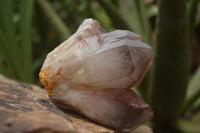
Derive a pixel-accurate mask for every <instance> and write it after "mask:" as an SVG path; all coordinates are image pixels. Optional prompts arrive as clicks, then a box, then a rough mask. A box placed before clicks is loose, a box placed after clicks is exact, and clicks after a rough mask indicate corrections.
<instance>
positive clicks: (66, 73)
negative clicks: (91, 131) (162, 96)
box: [39, 19, 153, 130]
mask: <svg viewBox="0 0 200 133" xmlns="http://www.w3.org/2000/svg"><path fill="white" fill-rule="evenodd" d="M152 61H153V52H152V49H151V47H150V46H149V45H147V44H145V43H143V42H141V36H140V35H137V34H136V33H133V32H130V31H126V30H116V31H113V32H109V33H108V32H106V31H105V30H104V29H103V28H102V27H101V26H100V25H99V23H98V22H97V21H96V20H93V19H86V20H85V21H84V22H83V23H82V24H81V25H80V27H79V28H78V30H77V32H76V33H75V34H74V35H72V36H71V37H70V38H69V39H68V40H66V41H64V42H63V43H62V44H61V45H59V46H58V47H57V48H55V49H54V50H53V51H52V52H50V53H49V54H48V55H47V58H46V60H45V62H44V64H43V66H42V69H41V72H40V74H39V76H40V81H41V83H42V84H43V86H44V87H45V89H46V90H47V92H48V94H49V96H50V98H51V99H52V100H53V101H54V103H55V104H56V105H58V106H59V107H61V108H70V109H73V110H75V111H77V112H79V113H81V114H83V115H85V116H86V117H88V118H90V119H92V120H94V121H96V122H98V123H101V124H103V125H106V126H108V127H111V128H114V129H117V130H125V129H132V128H135V127H137V126H139V125H140V124H142V123H144V122H145V121H147V120H149V119H150V118H151V117H152V116H153V113H152V111H151V109H150V107H149V106H148V105H147V104H146V103H145V102H144V101H143V100H142V99H141V98H140V97H139V96H137V95H136V94H135V93H134V92H133V91H132V90H130V88H131V87H134V86H137V85H139V83H140V82H141V81H142V79H143V77H144V75H145V74H146V72H147V70H148V69H149V67H150V65H151V64H152Z"/></svg>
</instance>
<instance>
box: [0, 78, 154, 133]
mask: <svg viewBox="0 0 200 133" xmlns="http://www.w3.org/2000/svg"><path fill="white" fill-rule="evenodd" d="M0 132H1V133H15V132H22V133H44V132H45V133H57V132H58V133H59V132H60V133H115V132H116V131H113V130H111V129H108V128H105V127H103V126H101V125H98V124H95V123H94V122H91V121H90V120H88V119H86V118H85V117H82V116H80V115H78V114H76V113H73V112H62V111H61V110H59V109H58V108H57V107H56V106H55V105H53V104H52V102H51V101H50V99H49V98H48V95H47V93H46V91H45V90H44V89H41V88H40V87H38V86H35V85H29V84H25V83H22V82H18V81H14V80H10V79H7V78H5V77H3V76H1V75H0ZM132 133H152V130H151V129H150V128H149V127H147V126H141V127H139V128H137V129H135V130H134V131H132Z"/></svg>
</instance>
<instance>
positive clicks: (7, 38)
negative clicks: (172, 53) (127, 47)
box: [0, 0, 200, 132]
mask: <svg viewBox="0 0 200 133" xmlns="http://www.w3.org/2000/svg"><path fill="white" fill-rule="evenodd" d="M187 6H188V9H187V15H188V23H189V26H188V28H189V35H190V36H189V39H190V43H189V44H188V45H190V52H191V62H190V65H192V64H194V63H193V62H195V61H196V60H197V61H196V62H198V63H196V64H195V65H193V66H192V67H191V68H192V69H191V73H190V75H191V76H193V72H195V71H196V73H195V74H194V77H193V78H191V80H190V81H191V82H190V83H189V85H188V88H189V89H188V93H187V95H186V96H187V98H186V100H185V104H184V107H183V109H182V110H183V111H182V112H181V113H179V114H180V118H182V119H185V120H186V119H190V120H193V123H194V122H196V121H194V119H193V116H196V115H195V114H197V113H196V112H198V111H199V108H200V102H199V101H200V93H199V92H200V91H199V90H200V88H199V86H200V83H199V80H200V79H199V74H200V71H199V70H200V66H199V63H200V61H198V59H200V58H197V59H196V57H194V56H192V55H193V48H194V47H195V46H197V48H199V47H200V42H199V40H198V37H196V36H195V35H196V34H198V32H196V33H195V30H196V31H198V30H199V29H200V26H199V25H200V24H199V19H198V18H200V17H199V13H198V7H199V2H198V0H189V1H187ZM159 9H160V7H158V3H157V1H156V0H0V72H1V73H2V74H4V75H6V76H8V77H11V78H15V79H17V80H22V81H25V82H30V83H33V82H34V83H38V84H39V80H38V73H39V71H40V68H41V65H42V63H43V61H44V59H45V58H46V55H47V54H48V53H49V52H50V51H51V50H53V49H54V48H55V47H56V46H57V45H59V44H60V43H61V42H63V41H64V40H66V39H67V38H68V37H69V36H70V35H71V34H73V33H74V32H75V31H76V29H77V28H78V26H79V25H80V24H81V23H82V21H83V20H84V19H86V18H94V19H97V20H98V21H99V22H100V24H101V25H102V27H104V28H105V29H106V30H107V31H112V30H115V29H126V30H131V31H133V32H136V33H138V34H140V35H142V40H143V41H144V42H146V43H148V44H149V45H151V46H152V47H153V50H154V51H155V45H156V43H155V40H156V34H155V31H156V30H158V29H156V25H157V23H156V21H157V14H158V12H159ZM169 10H170V9H169ZM199 31H200V30H199ZM199 34H200V32H199ZM177 54H178V53H177ZM157 56H159V55H157ZM156 58H157V57H156ZM192 59H196V60H193V61H192ZM167 63H168V64H170V62H167ZM186 65H188V64H186ZM198 67H199V68H198ZM197 68H198V71H197ZM152 73H155V72H152V70H151V69H150V72H149V73H148V74H147V76H146V77H145V79H144V81H143V82H142V84H141V85H140V86H139V87H137V88H134V90H137V92H140V93H141V95H142V97H143V98H144V99H145V100H147V102H148V103H150V100H151V99H152V98H151V97H150V96H151V95H150V93H151V90H150V86H151V79H152ZM163 76H167V75H163ZM171 78H172V79H173V77H171ZM186 78H187V77H186ZM188 81H189V80H188ZM156 82H159V80H158V81H156ZM172 86H173V85H172ZM152 89H154V88H152ZM185 89H186V88H185ZM180 91H181V89H180ZM173 95H174V96H176V95H177V97H178V94H173ZM169 98H170V96H169ZM181 98H182V99H184V97H181ZM157 100H159V99H157ZM165 106H170V103H169V104H166V105H165ZM156 108H160V107H159V106H158V107H156ZM169 108H170V107H169ZM194 110H195V111H194ZM160 113H163V112H160ZM173 113H174V114H176V113H178V112H172V114H173ZM188 114H189V116H190V117H188ZM155 115H157V114H155ZM182 119H181V120H180V119H179V120H177V123H178V124H177V128H178V129H179V130H180V131H182V132H184V131H188V130H190V129H191V130H192V129H195V131H200V128H198V127H197V126H196V125H198V124H187V123H188V121H186V122H185V120H184V121H182ZM198 120H199V119H198ZM155 124H156V125H159V124H158V123H156V122H155ZM185 125H189V126H185ZM192 125H194V126H192ZM163 129H164V128H163Z"/></svg>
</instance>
